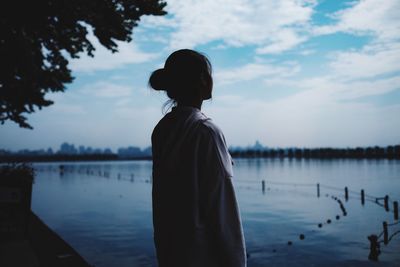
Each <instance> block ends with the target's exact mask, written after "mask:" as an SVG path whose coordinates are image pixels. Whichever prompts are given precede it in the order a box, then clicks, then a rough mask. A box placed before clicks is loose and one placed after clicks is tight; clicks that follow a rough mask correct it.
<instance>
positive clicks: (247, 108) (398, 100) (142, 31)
mask: <svg viewBox="0 0 400 267" xmlns="http://www.w3.org/2000/svg"><path fill="white" fill-rule="evenodd" d="M167 3H168V6H167V8H166V10H167V11H168V15H167V16H164V17H144V18H143V19H142V20H141V21H140V22H139V26H138V27H137V28H135V29H134V34H133V42H131V43H129V44H127V43H120V47H119V53H116V54H112V53H110V52H108V51H107V50H106V49H105V48H103V47H101V46H100V45H99V43H98V42H97V41H94V44H95V47H96V51H95V53H94V54H95V58H89V57H86V56H82V57H81V58H80V59H74V60H71V63H70V64H71V67H72V70H73V75H74V76H75V77H76V79H75V80H74V82H73V83H72V84H70V85H68V86H67V90H66V91H65V92H64V93H57V94H52V95H49V96H48V98H49V99H52V100H54V101H55V104H54V105H53V106H51V107H48V108H44V109H43V110H39V111H37V112H36V113H34V114H32V115H29V116H27V117H28V119H29V122H30V123H31V124H32V126H33V127H34V130H27V129H21V128H19V127H18V126H17V125H16V124H14V123H12V122H6V123H5V124H4V125H1V126H0V127H1V129H0V137H1V138H0V149H6V150H19V149H24V148H28V149H39V148H43V147H52V148H56V147H57V146H58V145H59V144H61V143H62V142H64V140H69V142H71V143H75V144H87V145H89V146H92V147H109V148H110V149H112V150H115V149H118V148H119V147H124V146H126V144H136V145H137V146H139V147H146V146H148V145H149V144H150V143H151V140H150V137H151V132H152V130H153V128H154V126H155V125H156V123H157V122H158V121H159V120H160V119H161V118H162V116H163V113H162V106H163V104H164V103H165V101H167V97H166V96H165V94H164V93H163V92H154V91H151V90H150V89H149V88H148V87H147V79H148V77H149V75H150V73H151V71H153V70H155V69H157V68H159V67H160V66H162V64H163V62H164V61H165V59H166V57H167V56H168V55H169V54H170V53H171V52H172V51H174V50H176V49H179V48H193V49H196V50H198V51H200V52H203V53H205V54H206V55H208V57H209V58H210V60H211V63H212V64H213V70H214V72H213V76H214V79H215V83H214V84H215V86H214V96H213V99H212V100H211V101H208V102H205V103H204V105H203V108H202V110H203V112H204V113H205V114H206V115H207V116H209V117H210V118H212V119H213V120H214V122H215V123H216V124H217V125H218V126H219V127H220V128H221V129H222V131H223V132H224V134H225V137H226V140H227V144H228V146H247V145H250V144H252V143H254V140H259V141H260V142H261V143H263V144H265V145H267V146H271V147H357V146H362V147H367V146H375V145H378V146H387V145H394V144H398V143H399V142H400V138H399V137H400V124H399V123H398V117H399V115H400V86H399V85H400V63H399V62H400V42H399V40H400V32H399V31H398V28H399V27H400V15H399V14H398V12H396V10H399V8H400V2H399V1H397V0H384V1H377V0H363V1H352V0H349V1H323V0H321V1H317V0H302V1H295V0H286V1H257V0H254V1H243V0H230V1H226V0H218V1H200V2H198V3H192V2H190V1H182V0H170V1H167ZM204 14H207V16H205V15H204Z"/></svg>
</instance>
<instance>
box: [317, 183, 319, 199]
mask: <svg viewBox="0 0 400 267" xmlns="http://www.w3.org/2000/svg"><path fill="white" fill-rule="evenodd" d="M317 197H319V183H317Z"/></svg>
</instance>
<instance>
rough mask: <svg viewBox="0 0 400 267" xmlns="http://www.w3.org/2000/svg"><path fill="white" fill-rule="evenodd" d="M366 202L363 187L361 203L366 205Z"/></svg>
mask: <svg viewBox="0 0 400 267" xmlns="http://www.w3.org/2000/svg"><path fill="white" fill-rule="evenodd" d="M364 204H365V194H364V189H361V205H363V206H364Z"/></svg>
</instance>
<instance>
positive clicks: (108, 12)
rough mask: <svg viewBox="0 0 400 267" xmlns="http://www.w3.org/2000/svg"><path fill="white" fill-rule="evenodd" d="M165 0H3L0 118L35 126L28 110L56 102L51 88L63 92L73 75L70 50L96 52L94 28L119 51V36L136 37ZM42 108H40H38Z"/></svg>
mask: <svg viewBox="0 0 400 267" xmlns="http://www.w3.org/2000/svg"><path fill="white" fill-rule="evenodd" d="M165 6H166V3H164V2H161V1H160V0H96V1H95V0H35V1H22V0H13V1H3V2H1V4H0V33H1V34H0V59H1V60H0V92H1V94H0V122H1V124H3V123H4V122H5V121H6V120H11V121H14V122H16V123H17V124H19V126H20V127H24V128H30V129H32V127H31V126H30V125H29V124H28V123H27V118H26V117H25V116H23V115H22V114H23V113H32V112H35V107H36V108H38V109H41V108H42V107H47V106H49V105H51V104H53V102H52V101H50V100H46V99H45V98H44V97H45V94H46V93H48V92H63V91H64V90H65V84H67V83H71V82H72V80H73V77H72V75H71V70H70V69H69V68H68V60H67V59H66V58H65V56H64V55H65V53H68V54H69V56H70V57H71V58H78V57H79V55H80V54H81V53H85V54H87V55H89V56H93V51H94V47H93V45H92V43H91V42H90V40H89V39H88V38H87V37H88V34H89V27H90V28H92V29H93V34H94V35H95V36H96V37H97V38H98V40H99V42H100V43H101V44H102V45H103V46H105V47H106V48H107V49H109V50H111V51H113V52H116V51H118V47H117V44H116V42H115V41H116V40H119V41H127V42H129V41H130V40H131V35H132V30H133V27H135V26H137V22H138V21H139V20H140V17H141V16H142V15H164V14H166V12H165V11H164V10H163V9H164V7H165ZM36 110H37V109H36Z"/></svg>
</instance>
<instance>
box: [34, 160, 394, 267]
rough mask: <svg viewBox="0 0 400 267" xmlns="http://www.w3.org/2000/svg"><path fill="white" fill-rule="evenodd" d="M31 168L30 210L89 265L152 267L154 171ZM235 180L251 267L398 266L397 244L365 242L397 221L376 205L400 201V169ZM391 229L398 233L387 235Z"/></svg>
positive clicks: (244, 165)
mask: <svg viewBox="0 0 400 267" xmlns="http://www.w3.org/2000/svg"><path fill="white" fill-rule="evenodd" d="M60 164H62V165H64V168H63V174H62V175H60V169H59V165H60ZM35 166H36V167H37V169H38V170H39V171H38V176H37V178H36V182H35V184H34V189H33V200H32V201H33V202H32V206H33V210H34V211H35V212H36V213H37V214H38V215H39V216H40V217H42V218H43V219H44V221H45V222H46V223H48V224H49V225H50V226H51V227H52V228H53V229H55V230H56V231H57V232H58V233H60V234H61V235H62V236H63V237H64V238H65V239H66V240H67V241H68V242H69V243H71V244H72V245H73V246H74V247H75V248H76V249H77V250H78V251H79V252H80V253H81V254H82V255H83V256H84V257H85V258H86V259H88V261H89V262H90V263H92V264H94V265H96V266H111V267H112V266H156V262H155V255H154V248H153V240H152V223H151V183H150V175H151V162H150V161H133V162H132V161H131V162H121V161H116V162H93V163H92V162H89V163H88V162H85V163H79V162H77V163H67V162H65V163H55V164H37V165H35ZM234 172H235V177H234V181H235V187H236V189H237V195H238V200H239V204H240V208H241V212H242V218H243V225H244V231H245V236H246V243H247V247H248V251H249V256H250V257H249V266H265V265H266V264H267V263H268V264H270V265H276V266H309V265H315V266H337V265H341V266H346V265H349V266H350V265H351V266H365V265H367V266H368V264H369V261H368V258H370V259H375V258H376V259H378V258H379V260H380V261H381V263H382V264H384V265H385V264H386V266H395V264H397V263H398V262H399V261H400V256H399V254H398V251H399V248H400V240H399V239H400V238H396V237H394V238H393V239H392V241H391V242H390V244H388V245H387V246H381V247H377V246H376V245H374V246H372V245H371V244H372V243H371V242H370V241H371V240H369V239H367V237H368V236H369V237H371V236H372V235H376V236H379V234H380V233H381V231H382V222H383V221H388V222H393V221H394V218H393V212H392V211H390V212H386V211H385V208H384V207H382V206H379V205H377V204H376V203H375V199H374V197H384V196H385V195H387V194H388V195H389V196H390V201H393V200H398V199H399V198H400V196H399V193H400V192H399V190H398V188H400V177H399V173H400V162H399V161H390V160H379V161H375V160H373V161H371V160H333V161H327V160H310V159H292V160H287V159H235V166H234ZM132 175H133V177H134V179H133V180H132ZM118 177H119V178H118ZM262 180H265V188H264V190H262V182H261V181H262ZM317 183H319V184H320V185H321V187H320V197H319V198H318V196H317ZM346 186H347V187H348V193H349V199H348V201H346V200H345V191H344V188H345V187H346ZM361 189H364V190H365V204H364V205H362V201H361ZM380 201H381V200H380ZM379 203H380V202H379ZM391 203H392V202H391ZM396 227H397V228H396ZM396 229H397V230H398V229H399V225H394V226H393V227H392V228H390V230H389V232H390V233H389V235H391V234H393V233H394V232H395V231H396ZM382 237H383V236H381V237H380V238H381V239H382ZM381 239H379V238H378V241H377V242H379V241H381ZM289 242H290V245H289ZM378 244H381V243H378ZM373 247H374V248H373ZM374 249H375V250H374ZM379 249H381V250H382V253H381V254H379ZM378 256H379V257H378Z"/></svg>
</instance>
